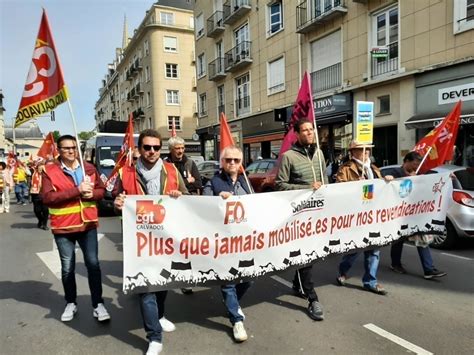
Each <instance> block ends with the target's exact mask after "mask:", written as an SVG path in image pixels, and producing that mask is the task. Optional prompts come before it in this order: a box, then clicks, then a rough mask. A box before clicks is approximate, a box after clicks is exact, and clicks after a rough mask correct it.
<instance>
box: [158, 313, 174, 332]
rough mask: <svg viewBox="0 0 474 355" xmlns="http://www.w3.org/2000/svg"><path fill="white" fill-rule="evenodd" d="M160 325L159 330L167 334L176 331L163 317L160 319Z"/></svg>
mask: <svg viewBox="0 0 474 355" xmlns="http://www.w3.org/2000/svg"><path fill="white" fill-rule="evenodd" d="M160 324H161V329H163V331H164V332H168V333H169V332H174V331H175V330H176V326H175V325H174V324H173V323H172V322H170V321H169V320H168V319H166V318H165V317H163V318H160Z"/></svg>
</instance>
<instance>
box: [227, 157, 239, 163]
mask: <svg viewBox="0 0 474 355" xmlns="http://www.w3.org/2000/svg"><path fill="white" fill-rule="evenodd" d="M224 160H225V162H226V163H227V164H230V163H232V162H234V163H236V164H238V163H240V160H241V159H239V158H224Z"/></svg>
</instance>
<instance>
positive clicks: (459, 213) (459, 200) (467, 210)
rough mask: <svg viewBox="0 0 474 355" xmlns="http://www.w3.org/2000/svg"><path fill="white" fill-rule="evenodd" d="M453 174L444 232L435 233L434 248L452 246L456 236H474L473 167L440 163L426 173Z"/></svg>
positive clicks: (387, 170)
mask: <svg viewBox="0 0 474 355" xmlns="http://www.w3.org/2000/svg"><path fill="white" fill-rule="evenodd" d="M393 167H394V166H384V167H383V168H380V170H381V171H382V173H383V172H384V171H385V174H386V173H388V172H389V169H391V168H393ZM445 172H450V173H453V174H454V176H455V177H454V178H453V179H451V181H452V184H453V195H452V196H451V201H450V207H449V209H448V212H447V214H446V234H445V235H437V236H436V237H435V239H434V241H433V243H432V244H431V246H433V247H434V248H439V249H449V248H452V247H453V246H454V245H455V244H456V241H457V239H458V238H460V237H461V238H465V237H471V238H474V168H470V167H462V166H456V165H442V166H439V167H437V168H435V169H433V170H430V171H429V172H428V173H445Z"/></svg>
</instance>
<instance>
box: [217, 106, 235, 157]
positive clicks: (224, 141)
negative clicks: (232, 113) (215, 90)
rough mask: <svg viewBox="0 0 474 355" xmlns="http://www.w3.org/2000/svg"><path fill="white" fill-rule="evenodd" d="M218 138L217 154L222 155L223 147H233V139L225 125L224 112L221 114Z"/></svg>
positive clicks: (227, 126)
mask: <svg viewBox="0 0 474 355" xmlns="http://www.w3.org/2000/svg"><path fill="white" fill-rule="evenodd" d="M220 136H221V141H220V143H219V152H220V153H222V151H223V150H224V148H225V147H228V146H231V145H234V138H232V135H231V134H230V128H229V125H228V124H227V118H226V117H225V113H224V112H221V119H220Z"/></svg>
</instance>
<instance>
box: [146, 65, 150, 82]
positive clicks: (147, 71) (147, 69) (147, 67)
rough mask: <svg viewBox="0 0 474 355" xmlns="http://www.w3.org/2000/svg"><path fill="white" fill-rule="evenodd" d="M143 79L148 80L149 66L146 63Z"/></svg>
mask: <svg viewBox="0 0 474 355" xmlns="http://www.w3.org/2000/svg"><path fill="white" fill-rule="evenodd" d="M145 81H150V67H149V66H148V65H147V66H146V67H145Z"/></svg>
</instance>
